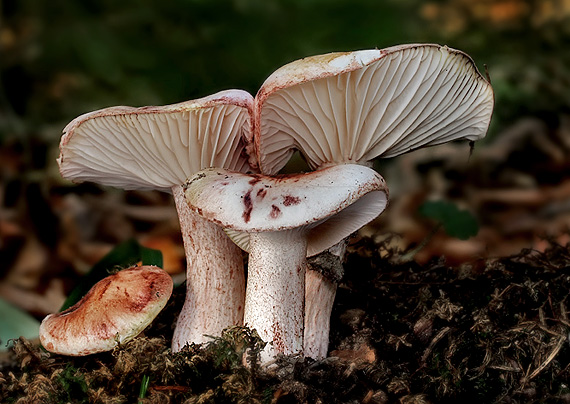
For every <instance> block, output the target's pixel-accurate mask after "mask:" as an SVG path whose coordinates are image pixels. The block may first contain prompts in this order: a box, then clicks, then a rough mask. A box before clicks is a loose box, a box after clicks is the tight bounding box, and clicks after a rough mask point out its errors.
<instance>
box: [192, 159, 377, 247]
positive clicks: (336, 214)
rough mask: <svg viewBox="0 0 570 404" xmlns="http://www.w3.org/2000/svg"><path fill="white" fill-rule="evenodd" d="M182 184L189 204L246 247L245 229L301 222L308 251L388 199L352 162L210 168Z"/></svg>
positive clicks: (339, 235) (371, 175)
mask: <svg viewBox="0 0 570 404" xmlns="http://www.w3.org/2000/svg"><path fill="white" fill-rule="evenodd" d="M184 187H185V188H186V191H185V195H186V200H187V201H188V204H189V206H190V208H191V209H193V210H194V211H195V212H197V213H198V214H200V215H201V216H202V217H204V218H206V219H208V220H210V221H212V222H214V223H217V224H218V225H220V226H222V227H224V228H226V229H227V231H228V232H229V233H230V234H231V235H233V236H235V237H232V238H233V239H234V242H236V243H237V244H238V245H239V246H240V247H241V248H243V249H245V250H246V251H247V250H248V238H247V236H246V235H245V234H246V233H258V232H267V231H281V230H288V229H295V228H302V229H303V230H304V231H308V247H307V256H312V255H315V254H318V253H319V252H321V251H323V250H325V249H327V248H329V247H331V246H332V245H334V244H336V243H338V242H339V241H340V240H342V239H343V238H345V237H347V236H349V235H350V234H351V233H353V232H355V231H356V230H358V229H359V228H360V227H362V226H363V225H365V224H366V223H368V222H369V221H371V220H372V219H374V218H375V217H376V216H378V215H379V214H380V213H381V212H382V211H383V210H384V209H385V207H386V204H387V200H388V190H387V187H386V184H385V182H384V179H383V178H382V177H381V176H380V175H379V174H378V173H377V172H375V171H374V170H372V169H370V168H368V167H364V166H360V165H355V164H341V165H337V166H333V167H328V168H325V169H321V170H317V171H313V172H309V173H304V174H294V175H288V176H279V177H270V176H265V175H259V174H251V175H247V174H242V173H236V172H231V171H229V170H221V169H216V168H213V169H206V170H203V171H200V172H198V173H196V174H195V175H194V176H192V177H191V178H190V179H189V180H188V182H187V183H186V185H185V186H184ZM240 232H241V233H242V234H241V236H240V235H239V233H240Z"/></svg>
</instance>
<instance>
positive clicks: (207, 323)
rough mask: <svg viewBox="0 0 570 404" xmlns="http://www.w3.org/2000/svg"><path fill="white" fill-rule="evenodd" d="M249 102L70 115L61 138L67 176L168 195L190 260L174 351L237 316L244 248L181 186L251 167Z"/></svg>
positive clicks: (232, 95)
mask: <svg viewBox="0 0 570 404" xmlns="http://www.w3.org/2000/svg"><path fill="white" fill-rule="evenodd" d="M252 108H253V97H252V96H251V95H250V94H248V93H247V92H245V91H241V90H227V91H222V92H219V93H217V94H214V95H211V96H208V97H205V98H201V99H197V100H192V101H186V102H182V103H179V104H173V105H166V106H158V107H142V108H133V107H124V106H119V107H110V108H105V109H102V110H99V111H94V112H90V113H87V114H85V115H82V116H79V117H78V118H76V119H74V120H73V121H72V122H71V123H69V124H68V125H67V126H66V127H65V129H64V133H63V136H62V138H61V143H60V156H59V158H58V163H59V167H60V172H61V175H62V176H63V177H64V178H67V179H69V180H72V181H75V182H81V181H92V182H95V183H98V184H102V185H108V186H114V187H118V188H122V189H143V190H144V189H146V190H160V191H164V192H169V193H172V194H173V196H174V201H175V204H176V209H177V211H178V217H179V220H180V228H181V231H182V237H183V241H184V247H185V250H186V259H187V265H188V268H187V284H186V286H187V296H186V301H185V304H184V307H183V309H182V312H181V313H180V316H179V318H178V323H177V326H176V329H175V331H174V337H173V350H174V351H178V350H180V349H182V347H183V346H184V345H185V344H187V343H189V342H195V343H201V342H205V341H207V338H208V337H206V335H220V333H221V331H222V330H223V329H224V328H226V327H228V326H231V325H239V324H241V323H242V319H243V305H244V296H245V291H244V289H245V280H244V274H243V261H242V256H241V251H240V250H239V249H238V248H237V247H236V246H235V245H234V244H233V243H232V242H231V240H229V239H228V237H227V236H226V235H225V234H224V233H223V231H221V230H220V229H219V228H218V227H217V226H213V225H211V224H210V223H208V222H207V221H204V220H202V219H201V218H200V217H199V216H197V215H194V214H192V212H191V211H190V210H189V209H188V206H187V205H186V203H185V202H184V197H183V193H182V188H181V186H182V184H183V183H184V181H185V180H186V179H187V178H188V177H189V176H190V175H192V174H194V173H195V172H197V171H199V170H201V169H203V168H206V167H211V166H216V167H224V168H228V169H231V170H235V171H249V170H250V168H249V165H248V161H247V156H246V141H245V138H246V137H248V136H249V134H248V133H247V132H248V131H249V127H250V125H249V122H250V116H251V110H252Z"/></svg>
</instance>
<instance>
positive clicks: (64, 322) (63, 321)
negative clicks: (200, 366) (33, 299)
mask: <svg viewBox="0 0 570 404" xmlns="http://www.w3.org/2000/svg"><path fill="white" fill-rule="evenodd" d="M171 293H172V278H171V277H170V275H168V273H167V272H166V271H164V270H162V269H161V268H158V267H154V266H142V267H132V268H128V269H124V270H122V271H119V272H117V273H116V274H114V275H110V276H108V277H106V278H104V279H102V280H101V281H99V282H97V283H96V284H95V285H94V286H93V287H92V288H91V290H89V292H88V293H87V294H86V295H85V296H84V297H83V298H82V299H81V300H80V301H79V302H77V303H76V304H75V305H73V306H72V307H70V308H68V309H67V310H65V311H62V312H60V313H56V314H50V315H48V316H47V317H46V318H44V320H43V321H42V323H41V325H40V342H41V343H42V345H43V346H44V348H45V349H47V350H48V351H50V352H53V353H57V354H61V355H71V356H84V355H90V354H94V353H98V352H105V351H110V350H111V349H113V348H114V347H115V346H117V344H123V343H125V342H127V341H130V340H131V339H133V338H134V337H136V336H137V335H139V334H140V333H141V332H142V331H143V330H144V329H145V328H146V327H147V326H148V325H149V324H150V323H151V322H152V320H154V318H155V317H156V316H157V315H158V313H159V312H160V311H161V310H162V309H163V308H164V306H165V305H166V302H167V301H168V299H169V298H170V295H171Z"/></svg>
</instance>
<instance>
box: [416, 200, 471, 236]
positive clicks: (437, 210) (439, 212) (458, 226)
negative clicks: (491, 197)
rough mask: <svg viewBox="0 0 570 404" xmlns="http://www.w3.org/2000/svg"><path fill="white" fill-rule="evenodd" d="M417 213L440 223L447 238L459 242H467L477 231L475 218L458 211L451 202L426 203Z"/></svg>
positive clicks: (466, 212)
mask: <svg viewBox="0 0 570 404" xmlns="http://www.w3.org/2000/svg"><path fill="white" fill-rule="evenodd" d="M419 212H420V214H421V215H423V216H425V217H428V218H430V219H434V220H436V221H438V222H439V223H441V224H442V225H443V228H444V230H445V232H446V233H447V234H448V235H449V236H451V237H456V238H458V239H460V240H467V239H468V238H469V237H472V236H475V235H476V234H477V232H478V231H479V224H478V223H477V219H476V218H475V216H473V214H472V213H471V212H469V211H467V210H460V209H459V208H458V207H457V205H456V204H454V203H453V202H448V201H427V202H425V203H424V204H423V205H421V206H420V208H419Z"/></svg>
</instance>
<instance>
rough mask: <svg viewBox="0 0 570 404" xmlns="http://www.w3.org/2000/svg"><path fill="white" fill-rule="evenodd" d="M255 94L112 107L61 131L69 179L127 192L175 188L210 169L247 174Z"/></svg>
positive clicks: (61, 160) (62, 158)
mask: <svg viewBox="0 0 570 404" xmlns="http://www.w3.org/2000/svg"><path fill="white" fill-rule="evenodd" d="M252 106H253V97H252V96H251V95H250V94H249V93H247V92H245V91H241V90H228V91H222V92H219V93H217V94H214V95H211V96H208V97H205V98H201V99H197V100H193V101H186V102H182V103H179V104H173V105H166V106H161V107H141V108H133V107H122V106H120V107H110V108H105V109H102V110H99V111H94V112H90V113H87V114H84V115H81V116H79V117H77V118H76V119H74V120H73V121H72V122H70V123H69V124H68V125H67V126H66V127H65V129H64V130H63V132H64V134H63V136H62V138H61V143H60V156H59V158H58V163H59V167H60V172H61V175H62V176H63V177H64V178H67V179H70V180H73V181H76V182H81V181H92V182H96V183H98V184H102V185H110V186H115V187H118V188H122V189H158V190H162V191H165V192H170V188H172V186H175V185H180V184H182V183H183V182H184V181H185V180H186V178H187V177H188V176H189V175H190V174H192V173H194V172H196V171H199V170H200V169H202V168H205V167H212V166H216V167H226V168H230V169H232V170H236V171H245V170H247V169H248V168H249V167H248V165H247V158H246V157H245V153H244V151H245V141H244V139H245V137H247V136H249V135H248V134H247V133H246V132H247V131H248V130H249V127H250V125H249V121H250V111H251V109H252Z"/></svg>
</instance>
